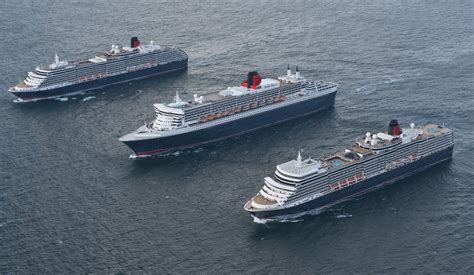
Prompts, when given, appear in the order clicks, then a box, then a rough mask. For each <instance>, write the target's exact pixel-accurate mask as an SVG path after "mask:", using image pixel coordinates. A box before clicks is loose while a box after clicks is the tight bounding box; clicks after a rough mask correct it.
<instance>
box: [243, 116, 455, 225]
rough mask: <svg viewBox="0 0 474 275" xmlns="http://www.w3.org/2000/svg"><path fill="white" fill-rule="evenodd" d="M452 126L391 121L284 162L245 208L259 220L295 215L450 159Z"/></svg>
mask: <svg viewBox="0 0 474 275" xmlns="http://www.w3.org/2000/svg"><path fill="white" fill-rule="evenodd" d="M453 146H454V137H453V132H452V130H451V129H449V128H446V127H443V126H440V125H435V124H427V125H424V126H422V127H415V124H413V123H412V124H411V125H410V127H409V128H405V129H401V128H400V126H399V124H398V121H397V120H392V121H391V122H390V124H389V128H388V130H387V131H385V132H378V133H373V134H372V133H370V132H368V133H366V134H365V135H363V136H361V137H360V138H358V139H357V141H356V142H355V143H354V144H353V145H351V146H350V147H347V148H345V149H344V150H342V151H340V152H337V153H335V154H332V155H329V156H326V157H322V158H320V159H311V158H308V159H305V160H303V159H302V157H301V154H298V157H297V158H296V160H291V161H288V162H285V163H283V164H280V165H278V166H277V167H276V171H275V173H274V174H273V175H272V176H269V177H266V178H265V179H264V185H263V187H262V188H261V190H260V191H259V192H258V194H257V195H255V196H254V197H253V198H252V199H250V200H249V201H248V202H247V203H246V204H245V206H244V209H245V210H247V211H248V212H250V214H251V215H252V216H254V217H255V218H257V219H258V218H260V219H265V218H268V219H272V218H277V219H278V218H281V217H296V216H300V215H304V214H305V213H306V212H309V211H312V210H317V209H324V208H325V207H327V206H329V205H332V204H335V203H337V202H340V201H342V200H344V199H347V198H350V197H352V196H355V195H358V194H361V193H364V192H367V191H370V190H372V189H374V188H377V187H380V186H383V185H384V184H387V183H391V182H393V181H395V180H397V179H400V178H403V177H405V176H408V175H410V174H412V173H414V172H416V171H419V170H421V169H424V168H427V167H429V166H432V165H434V164H436V163H439V162H441V161H444V160H447V159H450V158H451V156H452V149H453Z"/></svg>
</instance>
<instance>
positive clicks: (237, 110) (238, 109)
mask: <svg viewBox="0 0 474 275" xmlns="http://www.w3.org/2000/svg"><path fill="white" fill-rule="evenodd" d="M240 111H242V108H241V107H235V108H234V112H236V113H240Z"/></svg>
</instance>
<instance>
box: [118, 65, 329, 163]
mask: <svg viewBox="0 0 474 275" xmlns="http://www.w3.org/2000/svg"><path fill="white" fill-rule="evenodd" d="M336 92H337V84H334V83H330V82H323V81H312V80H307V79H305V78H304V77H303V76H302V75H301V74H300V72H299V70H298V68H297V69H296V73H295V74H293V73H292V71H291V69H290V68H289V67H288V69H287V74H286V75H284V76H281V77H278V78H277V79H273V78H262V77H261V76H260V75H259V74H258V73H257V72H250V73H248V75H247V79H246V80H245V81H244V82H243V83H242V84H241V85H239V86H234V87H228V88H227V89H224V90H222V91H219V92H215V93H208V94H203V95H198V94H194V95H193V99H192V100H182V99H181V98H180V96H179V94H178V93H177V94H176V97H175V101H174V102H173V103H169V104H163V103H158V104H154V109H155V120H153V121H152V122H151V123H147V124H145V125H143V126H142V127H140V128H139V129H138V130H137V131H135V132H132V133H130V134H128V135H125V136H123V137H121V138H120V140H121V141H122V142H124V143H125V144H127V145H128V146H129V147H130V148H131V149H132V150H133V151H134V155H132V156H133V157H143V156H149V155H153V154H163V153H169V152H173V151H176V150H180V149H184V148H189V147H195V146H197V145H200V144H204V143H209V142H212V141H215V140H219V139H223V138H226V137H230V136H235V135H238V134H241V133H245V132H248V131H251V130H255V129H258V128H261V127H264V126H267V125H271V124H274V123H277V122H280V121H285V120H289V119H292V118H294V117H298V116H302V115H305V114H309V113H312V112H315V111H318V110H321V109H323V108H326V107H329V106H332V105H333V104H334V98H335V95H336Z"/></svg>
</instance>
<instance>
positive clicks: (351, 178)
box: [347, 176, 356, 184]
mask: <svg viewBox="0 0 474 275" xmlns="http://www.w3.org/2000/svg"><path fill="white" fill-rule="evenodd" d="M347 180H348V182H349V184H353V183H354V182H355V181H356V179H355V177H354V176H352V177H350V178H348V179H347Z"/></svg>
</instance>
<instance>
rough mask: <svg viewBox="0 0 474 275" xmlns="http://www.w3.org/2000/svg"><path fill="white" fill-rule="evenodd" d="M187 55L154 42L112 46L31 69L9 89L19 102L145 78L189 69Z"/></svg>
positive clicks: (134, 38) (179, 50)
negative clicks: (83, 57) (85, 56)
mask: <svg viewBox="0 0 474 275" xmlns="http://www.w3.org/2000/svg"><path fill="white" fill-rule="evenodd" d="M187 60H188V56H187V54H186V53H185V52H184V51H183V50H181V49H179V48H177V47H175V46H160V45H156V44H155V43H154V42H153V41H150V42H149V43H148V44H141V43H140V40H138V38H136V37H133V38H132V39H131V43H130V46H118V45H112V46H111V48H110V50H108V51H105V52H104V53H100V54H96V55H95V56H93V57H91V58H88V59H81V60H74V61H66V60H60V58H59V56H58V55H57V54H56V56H55V60H54V62H53V63H52V64H49V65H40V66H38V67H36V68H35V70H34V71H32V72H28V75H27V77H26V79H25V80H24V81H22V82H21V83H19V84H17V85H16V86H14V87H12V88H10V89H9V91H10V92H12V93H13V94H14V95H16V96H17V97H18V98H19V101H35V100H40V99H48V98H54V97H58V96H63V95H69V94H73V93H77V92H81V91H85V90H92V89H96V88H100V87H104V86H107V85H112V84H116V83H121V82H126V81H130V80H134V79H140V78H145V77H148V76H152V75H158V74H163V73H167V72H172V71H178V70H182V69H186V68H187Z"/></svg>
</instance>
